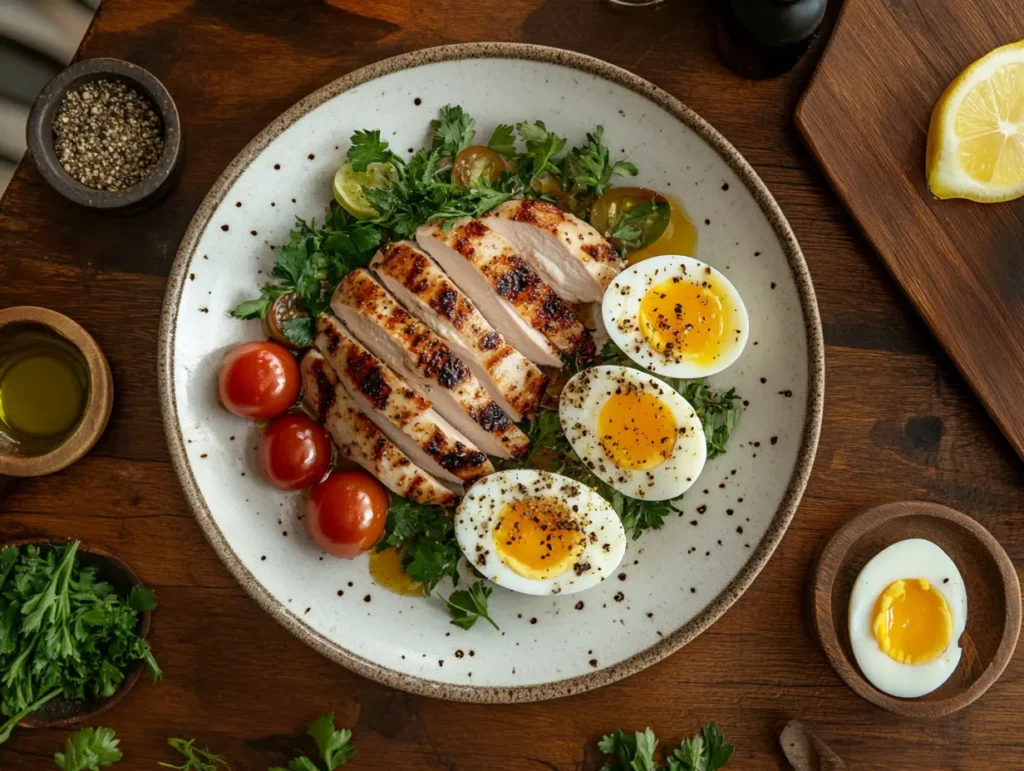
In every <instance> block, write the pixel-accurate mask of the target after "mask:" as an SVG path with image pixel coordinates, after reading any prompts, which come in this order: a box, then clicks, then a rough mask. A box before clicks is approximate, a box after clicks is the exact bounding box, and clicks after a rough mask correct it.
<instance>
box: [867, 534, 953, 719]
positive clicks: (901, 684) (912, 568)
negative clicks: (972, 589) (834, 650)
mask: <svg viewBox="0 0 1024 771" xmlns="http://www.w3.org/2000/svg"><path fill="white" fill-rule="evenodd" d="M849 622H850V647H851V648H852V649H853V655H854V658H855V659H856V660H857V665H858V666H859V667H860V670H861V672H863V673H864V677H866V678H867V679H868V680H869V681H870V682H871V684H872V685H874V686H875V687H876V688H878V690H880V691H884V692H885V693H888V694H889V695H891V696H898V697H900V698H904V699H912V698H916V697H918V696H924V695H925V694H927V693H931V692H932V691H934V690H935V689H936V688H938V687H939V686H940V685H942V684H943V683H944V682H946V680H948V679H949V677H950V675H952V674H953V672H954V670H956V667H957V664H959V663H960V655H961V650H960V646H959V644H958V643H959V640H960V636H961V635H962V634H963V633H964V629H965V628H966V626H967V591H966V589H965V588H964V579H963V577H962V576H961V575H960V571H959V570H957V567H956V565H955V564H954V563H953V560H951V559H950V558H949V557H948V556H947V554H946V553H945V552H944V551H943V550H942V549H940V548H939V547H938V546H936V545H935V544H934V543H932V542H931V541H926V540H924V539H922V538H911V539H909V540H906V541H899V542H898V543H894V544H893V545H892V546H890V547H888V548H886V549H883V550H882V551H880V552H879V553H878V554H876V555H875V556H874V557H873V558H872V559H871V561H870V562H868V564H867V565H865V566H864V569H863V570H861V572H860V575H858V576H857V580H856V581H855V582H854V585H853V592H852V593H851V595H850V615H849Z"/></svg>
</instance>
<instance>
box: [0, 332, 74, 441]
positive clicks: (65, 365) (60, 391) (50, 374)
mask: <svg viewBox="0 0 1024 771" xmlns="http://www.w3.org/2000/svg"><path fill="white" fill-rule="evenodd" d="M88 403H89V366H88V364H87V362H86V360H85V356H83V355H82V352H81V351H80V350H79V349H78V348H77V347H76V346H74V345H73V344H72V343H70V342H69V341H68V340H66V339H65V338H63V337H62V336H61V335H59V334H57V333H56V332H54V331H53V330H51V329H50V328H49V327H46V326H44V325H42V324H33V323H13V324H7V325H6V326H4V327H0V442H3V443H5V444H9V445H13V446H14V447H15V451H16V452H17V453H18V454H19V455H42V454H43V453H47V452H49V451H51V450H53V449H55V448H56V447H58V446H60V444H61V443H62V442H64V440H65V439H67V438H68V437H69V436H70V435H71V434H72V433H73V432H74V430H75V428H76V427H77V426H78V423H79V421H80V420H81V419H82V415H83V414H84V412H85V408H86V406H87V405H88Z"/></svg>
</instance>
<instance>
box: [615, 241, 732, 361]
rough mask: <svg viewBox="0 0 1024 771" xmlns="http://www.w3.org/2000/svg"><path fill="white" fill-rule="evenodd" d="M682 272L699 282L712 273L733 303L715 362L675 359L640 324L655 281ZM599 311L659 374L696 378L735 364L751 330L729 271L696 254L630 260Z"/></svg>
mask: <svg viewBox="0 0 1024 771" xmlns="http://www.w3.org/2000/svg"><path fill="white" fill-rule="evenodd" d="M676 276H680V277H682V278H684V279H686V280H687V281H689V282H690V283H692V284H700V283H701V281H702V280H703V279H704V277H706V276H711V278H712V280H713V281H714V283H715V285H716V287H718V288H720V289H721V291H722V295H721V299H722V302H723V304H724V305H725V306H727V307H728V309H729V320H730V327H731V330H734V331H733V332H732V337H731V338H730V339H729V340H728V341H727V343H726V344H725V345H724V347H723V349H722V350H721V352H720V353H719V355H718V356H717V357H716V358H715V360H714V361H712V362H695V361H676V360H674V359H671V358H669V357H667V356H665V354H663V353H661V352H659V351H656V350H654V348H652V347H651V345H650V343H649V342H648V341H647V338H646V337H644V334H643V332H642V331H641V329H640V322H639V315H640V304H641V302H643V299H644V295H645V294H646V293H647V290H648V289H650V288H651V287H652V286H655V285H657V284H660V283H662V282H663V281H668V280H669V279H671V278H674V277H676ZM601 316H602V319H603V320H604V326H605V329H606V331H607V332H608V336H609V337H611V339H612V340H613V341H614V342H615V344H616V345H617V346H619V348H621V349H622V351H623V353H625V354H626V355H627V356H628V357H629V358H630V359H632V360H633V361H635V362H636V363H637V364H639V365H640V366H641V367H644V368H645V369H649V370H650V371H651V372H656V373H658V374H659V375H666V376H668V377H681V378H698V377H708V376H710V375H714V374H715V373H716V372H721V371H722V370H724V369H725V368H726V367H728V366H730V365H732V364H733V363H734V362H735V361H736V360H737V359H738V358H739V357H740V354H741V353H743V349H744V347H745V346H746V344H747V338H748V337H749V335H750V321H749V318H748V317H747V307H746V305H744V304H743V298H742V297H740V293H739V292H738V291H737V290H736V287H734V286H733V285H732V282H731V281H729V279H727V278H726V277H725V275H724V274H723V273H722V272H721V271H719V270H716V269H715V268H713V267H711V266H710V265H708V264H706V263H703V262H701V261H700V260H696V259H694V258H693V257H683V256H679V255H662V256H659V257H651V258H649V259H646V260H643V261H641V262H638V263H636V264H635V265H631V266H630V267H628V268H626V270H624V271H622V272H621V273H620V274H619V275H618V276H616V277H615V279H614V280H613V281H612V283H611V284H609V285H608V289H607V290H605V293H604V298H603V299H602V300H601Z"/></svg>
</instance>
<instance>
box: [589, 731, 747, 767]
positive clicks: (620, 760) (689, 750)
mask: <svg viewBox="0 0 1024 771" xmlns="http://www.w3.org/2000/svg"><path fill="white" fill-rule="evenodd" d="M597 747H598V749H599V750H600V751H601V752H602V753H604V754H605V755H610V756H612V759H610V760H608V762H606V763H605V764H604V766H602V768H601V771H717V769H719V768H722V767H723V766H724V765H725V764H726V763H728V762H729V758H731V757H732V754H733V751H734V750H735V749H736V748H735V746H734V745H732V744H725V740H724V738H723V736H722V731H721V729H720V728H719V727H718V723H710V724H708V725H707V726H705V727H704V728H702V729H701V730H700V731H698V732H697V734H695V735H694V736H692V737H690V738H689V739H683V741H682V742H681V743H680V745H679V747H677V748H676V749H674V750H672V752H671V753H668V752H666V753H665V757H664V761H665V763H664V765H663V764H661V763H659V762H658V761H657V760H656V759H655V757H654V756H655V754H656V753H657V750H658V737H657V736H655V735H654V731H652V730H651V729H650V728H646V729H644V730H643V731H637V732H636V733H634V734H633V735H629V734H626V733H623V732H622V731H619V730H616V731H612V733H610V734H608V735H606V736H604V737H602V738H601V741H600V742H599V743H598V745H597Z"/></svg>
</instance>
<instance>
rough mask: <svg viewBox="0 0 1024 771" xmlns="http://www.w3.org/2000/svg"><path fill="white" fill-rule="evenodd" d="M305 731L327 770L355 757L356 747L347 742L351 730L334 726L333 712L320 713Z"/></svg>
mask: <svg viewBox="0 0 1024 771" xmlns="http://www.w3.org/2000/svg"><path fill="white" fill-rule="evenodd" d="M306 733H308V734H309V735H310V736H312V737H313V741H315V742H316V747H317V750H319V752H320V757H321V758H322V759H323V761H324V764H325V767H326V768H327V771H334V769H336V768H337V767H338V766H343V765H345V764H346V763H348V762H349V761H350V760H352V758H353V757H355V754H356V748H355V747H353V746H352V745H351V744H349V741H350V740H351V739H352V732H351V731H350V730H349V729H347V728H335V727H334V713H333V712H328V713H327V714H326V715H321V716H320V717H318V718H317V719H316V720H314V721H313V722H312V723H310V725H309V728H308V729H307V731H306Z"/></svg>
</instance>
